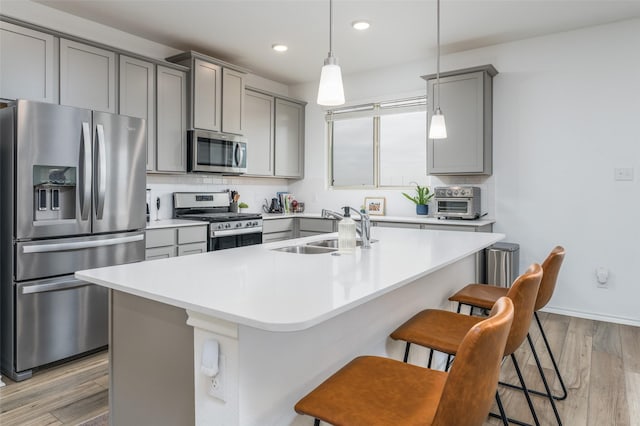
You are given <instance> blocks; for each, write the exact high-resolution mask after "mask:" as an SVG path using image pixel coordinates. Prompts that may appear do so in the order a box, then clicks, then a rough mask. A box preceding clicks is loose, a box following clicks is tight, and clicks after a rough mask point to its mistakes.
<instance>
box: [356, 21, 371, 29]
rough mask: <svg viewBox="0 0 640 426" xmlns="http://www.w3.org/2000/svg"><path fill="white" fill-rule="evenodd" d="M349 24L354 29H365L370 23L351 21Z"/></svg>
mask: <svg viewBox="0 0 640 426" xmlns="http://www.w3.org/2000/svg"><path fill="white" fill-rule="evenodd" d="M351 26H352V27H353V28H355V29H356V30H360V31H363V30H366V29H367V28H369V27H370V26H371V24H369V23H368V22H367V21H353V22H352V23H351Z"/></svg>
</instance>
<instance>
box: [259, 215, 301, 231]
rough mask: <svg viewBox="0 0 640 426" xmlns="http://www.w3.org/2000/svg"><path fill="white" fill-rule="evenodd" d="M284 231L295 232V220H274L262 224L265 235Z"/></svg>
mask: <svg viewBox="0 0 640 426" xmlns="http://www.w3.org/2000/svg"><path fill="white" fill-rule="evenodd" d="M283 231H293V218H288V219H272V220H265V221H263V222H262V232H263V233H265V234H269V233H272V232H283Z"/></svg>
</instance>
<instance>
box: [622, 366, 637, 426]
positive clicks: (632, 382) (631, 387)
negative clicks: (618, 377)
mask: <svg viewBox="0 0 640 426" xmlns="http://www.w3.org/2000/svg"><path fill="white" fill-rule="evenodd" d="M639 356H640V354H639ZM625 379H626V385H627V386H626V390H627V404H628V405H629V419H630V421H631V425H632V426H638V425H640V373H634V372H628V371H627V372H626V374H625Z"/></svg>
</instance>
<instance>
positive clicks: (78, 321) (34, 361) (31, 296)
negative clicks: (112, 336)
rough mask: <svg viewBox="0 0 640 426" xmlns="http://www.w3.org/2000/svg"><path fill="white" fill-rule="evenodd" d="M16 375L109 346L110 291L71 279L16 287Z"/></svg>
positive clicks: (65, 278) (67, 277)
mask: <svg viewBox="0 0 640 426" xmlns="http://www.w3.org/2000/svg"><path fill="white" fill-rule="evenodd" d="M15 289H16V334H15V338H16V342H15V344H16V346H15V347H16V358H15V362H16V365H15V369H16V371H17V372H20V371H24V370H29V369H32V368H34V367H38V366H41V365H44V364H48V363H51V362H54V361H59V360H61V359H65V358H68V357H70V356H74V355H78V354H81V353H83V352H87V351H91V350H94V349H98V348H101V347H103V346H106V345H107V343H108V321H107V318H108V313H107V312H108V311H107V307H108V290H107V289H106V288H104V287H100V286H96V285H93V284H89V283H87V282H84V281H79V280H77V279H75V278H74V277H73V276H72V275H71V276H66V277H61V278H55V279H49V280H39V281H31V282H27V283H21V284H17V285H16V286H15Z"/></svg>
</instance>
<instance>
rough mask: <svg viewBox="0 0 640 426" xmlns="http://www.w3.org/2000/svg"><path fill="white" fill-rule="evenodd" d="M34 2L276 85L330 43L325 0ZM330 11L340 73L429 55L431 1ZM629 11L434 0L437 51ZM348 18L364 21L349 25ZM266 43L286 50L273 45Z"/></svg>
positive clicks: (357, 0) (564, 3) (347, 1)
mask: <svg viewBox="0 0 640 426" xmlns="http://www.w3.org/2000/svg"><path fill="white" fill-rule="evenodd" d="M35 1H36V2H38V3H41V4H44V5H46V6H49V7H53V8H55V9H58V10H61V11H64V12H68V13H70V14H73V15H77V16H80V17H83V18H86V19H89V20H92V21H96V22H99V23H102V24H104V25H107V26H110V27H114V28H117V29H119V30H122V31H125V32H127V33H131V34H135V35H137V36H140V37H143V38H146V39H149V40H153V41H155V42H158V43H161V44H164V45H167V46H170V47H173V48H176V49H179V50H195V51H198V52H201V53H205V54H208V55H211V56H214V57H216V58H219V59H222V60H225V61H228V62H231V63H234V64H237V65H240V66H244V67H246V68H249V69H250V70H252V71H253V72H254V73H256V74H258V75H261V76H264V77H267V78H269V79H272V80H275V81H279V82H282V83H285V84H296V83H302V82H308V81H314V80H316V79H317V78H319V73H320V68H321V66H322V64H323V61H324V58H325V57H326V56H327V52H328V50H329V35H328V32H329V1H328V0H207V1H205V0H199V1H195V0H136V1H133V0H128V1H125V0H90V1H88V0H84V1H79V0H35ZM333 10H334V36H333V51H334V54H335V56H337V57H338V58H339V61H340V65H341V66H342V70H343V73H344V74H349V73H354V72H359V71H364V70H369V69H375V68H380V67H384V66H388V65H393V64H400V63H405V62H410V61H416V60H420V59H424V58H429V57H433V56H435V45H436V27H435V25H436V15H435V14H436V3H435V0H413V1H410V0H334V4H333ZM634 17H640V0H634V1H618V0H598V1H590V0H535V1H532V0H442V2H441V43H442V51H443V53H452V52H458V51H463V50H468V49H473V48H477V47H482V46H488V45H492V44H497V43H504V42H508V41H513V40H519V39H523V38H529V37H534V36H539V35H544V34H550V33H556V32H561V31H567V30H572V29H577V28H582V27H587V26H592V25H598V24H604V23H610V22H615V21H619V20H624V19H630V18H634ZM357 19H365V20H368V21H369V22H370V23H371V28H370V29H369V30H367V31H364V32H362V31H356V30H354V29H353V28H352V27H351V23H352V22H353V21H355V20H357ZM274 43H284V44H286V45H288V46H289V50H288V51H287V52H286V53H277V52H275V51H273V50H272V49H271V46H272V44H274Z"/></svg>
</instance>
